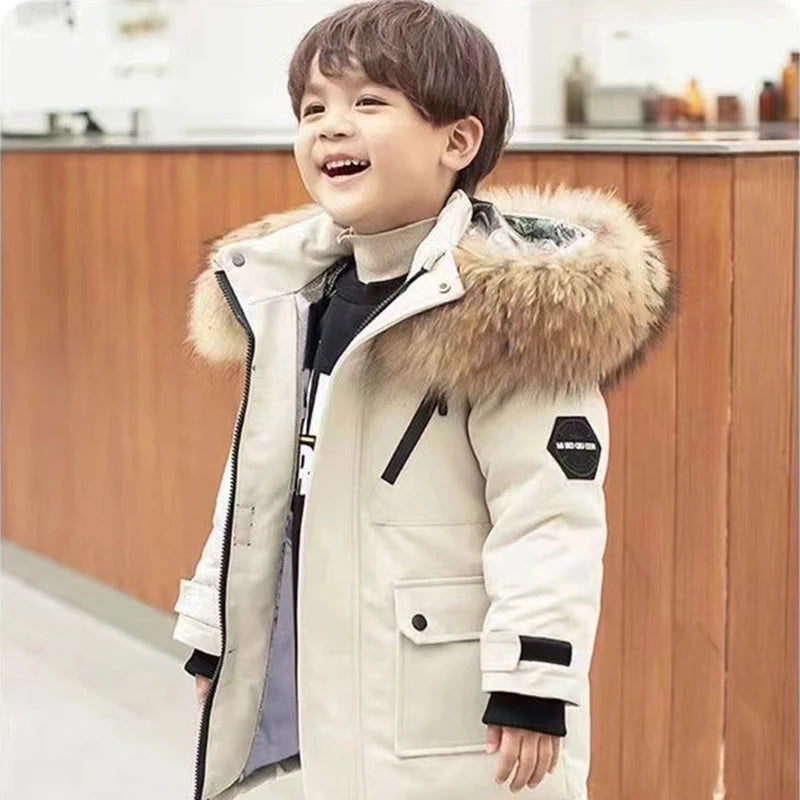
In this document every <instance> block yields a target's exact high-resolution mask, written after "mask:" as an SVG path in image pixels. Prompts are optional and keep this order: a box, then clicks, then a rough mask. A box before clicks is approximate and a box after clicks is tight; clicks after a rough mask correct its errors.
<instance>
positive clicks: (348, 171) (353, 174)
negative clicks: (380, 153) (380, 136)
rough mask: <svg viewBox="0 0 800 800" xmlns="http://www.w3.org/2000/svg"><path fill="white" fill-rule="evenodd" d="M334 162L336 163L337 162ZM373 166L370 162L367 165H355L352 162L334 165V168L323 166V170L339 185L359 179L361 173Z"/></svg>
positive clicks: (323, 172)
mask: <svg viewBox="0 0 800 800" xmlns="http://www.w3.org/2000/svg"><path fill="white" fill-rule="evenodd" d="M333 163H334V164H336V162H333ZM371 166H372V165H371V164H370V163H369V162H366V165H364V164H361V165H354V164H352V163H351V164H348V165H343V166H338V167H337V166H334V167H333V168H328V167H327V166H323V167H322V170H321V171H322V174H323V175H324V176H325V178H326V179H327V180H328V181H329V182H330V183H333V184H335V185H337V186H338V185H340V184H343V183H351V182H353V181H355V180H357V179H358V178H359V177H360V176H361V175H363V174H364V173H365V172H367V171H368V170H369V169H370V168H371Z"/></svg>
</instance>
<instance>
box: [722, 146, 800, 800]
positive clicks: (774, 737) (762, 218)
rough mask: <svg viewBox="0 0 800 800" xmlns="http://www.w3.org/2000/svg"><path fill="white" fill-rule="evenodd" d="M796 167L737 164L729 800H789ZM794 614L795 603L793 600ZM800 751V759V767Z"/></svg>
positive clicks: (758, 161) (783, 160)
mask: <svg viewBox="0 0 800 800" xmlns="http://www.w3.org/2000/svg"><path fill="white" fill-rule="evenodd" d="M796 181H797V173H796V159H793V158H792V157H791V156H776V157H773V158H770V159H764V158H756V157H744V158H739V159H736V161H735V192H734V197H733V204H734V213H733V216H734V219H735V221H736V222H735V229H734V232H733V233H734V235H733V259H734V263H733V274H734V276H735V277H734V282H733V319H734V326H733V351H732V365H731V366H732V376H731V377H732V393H731V425H730V497H729V508H730V518H729V530H730V545H729V548H728V555H729V566H728V641H727V665H728V680H727V684H726V700H725V706H726V711H727V716H726V725H725V743H726V747H725V755H726V769H725V774H726V781H725V782H726V785H727V786H728V787H729V788H730V793H729V795H728V797H729V798H730V800H739V799H740V798H741V800H749V798H753V797H765V798H766V797H781V796H782V791H783V789H782V776H783V765H782V756H783V752H784V751H783V742H782V735H783V725H784V722H786V723H789V724H792V725H796V720H795V719H792V716H793V715H787V716H786V717H785V718H784V700H785V697H784V689H785V682H786V677H787V671H788V670H789V669H792V670H793V672H794V673H795V675H796V672H797V656H796V652H795V655H794V657H793V658H789V659H787V657H786V640H787V631H788V629H787V608H788V600H789V597H790V594H791V592H789V591H788V588H787V576H788V575H789V574H790V573H789V571H788V564H789V557H790V554H791V553H792V550H793V546H792V543H791V539H792V537H793V536H796V533H793V534H792V535H791V536H790V497H791V494H792V492H793V491H795V490H796V485H794V484H791V483H790V481H791V476H792V468H791V435H792V426H791V419H792V408H791V403H792V396H793V391H792V385H793V364H794V356H795V354H794V353H793V347H792V345H793V340H794V336H793V326H792V321H793V301H794V293H793V290H794V275H793V267H794V257H795V244H796V241H795V237H794V234H793V226H794V224H795V220H796V219H797V208H796V194H795V193H796V186H797V183H796ZM795 608H796V603H795ZM796 755H797V754H796V752H795V758H796Z"/></svg>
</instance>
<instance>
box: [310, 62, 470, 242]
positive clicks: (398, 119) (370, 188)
mask: <svg viewBox="0 0 800 800" xmlns="http://www.w3.org/2000/svg"><path fill="white" fill-rule="evenodd" d="M317 62H318V56H317V57H315V58H314V61H313V63H312V65H311V70H310V72H309V80H308V82H307V84H306V90H305V93H304V94H303V97H302V98H301V102H300V121H299V123H298V130H297V138H296V140H295V144H294V156H295V160H296V162H297V166H298V169H299V171H300V176H301V178H302V181H303V184H304V185H305V187H306V190H307V191H308V193H309V194H310V195H311V196H312V197H313V198H314V200H315V201H316V202H317V203H319V204H320V205H321V206H322V207H323V208H324V209H325V211H327V212H328V214H330V216H331V217H332V218H333V220H334V221H335V222H336V223H338V224H339V225H343V226H348V225H352V226H353V228H354V229H355V230H356V232H357V233H377V232H379V231H384V230H389V229H390V228H396V227H398V226H401V225H406V224H409V223H410V222H416V221H418V220H420V219H426V218H429V217H433V216H437V215H438V214H439V212H440V211H441V208H442V206H443V205H444V203H445V201H446V200H447V198H448V197H449V195H450V191H451V186H452V185H453V182H454V179H455V177H456V172H457V170H454V169H453V164H454V161H453V158H452V156H448V155H446V152H447V141H448V137H449V134H450V130H451V128H452V126H442V127H440V128H436V127H434V126H433V125H431V124H429V123H428V122H426V121H425V120H424V119H423V117H422V116H421V115H420V114H419V112H418V111H417V110H416V109H415V108H414V107H413V106H412V105H411V104H410V103H409V101H408V100H407V98H406V96H405V95H404V94H403V93H402V92H401V91H399V90H397V89H393V88H388V87H386V86H382V85H380V84H376V83H373V82H372V81H370V80H369V78H367V76H366V75H365V74H364V73H363V71H361V69H358V70H356V71H350V72H347V73H345V75H344V76H343V77H342V78H341V79H336V78H332V79H329V78H326V77H325V76H324V75H323V74H322V73H321V72H320V71H319V68H318V63H317ZM337 153H345V154H347V155H349V156H352V157H354V158H358V159H363V160H366V161H369V167H367V169H365V170H364V171H362V172H360V173H358V174H355V175H348V176H343V177H331V176H329V175H328V174H326V172H325V171H324V170H323V168H322V167H323V164H324V162H325V161H326V160H329V159H330V158H331V156H333V155H335V154H337ZM443 156H444V158H443Z"/></svg>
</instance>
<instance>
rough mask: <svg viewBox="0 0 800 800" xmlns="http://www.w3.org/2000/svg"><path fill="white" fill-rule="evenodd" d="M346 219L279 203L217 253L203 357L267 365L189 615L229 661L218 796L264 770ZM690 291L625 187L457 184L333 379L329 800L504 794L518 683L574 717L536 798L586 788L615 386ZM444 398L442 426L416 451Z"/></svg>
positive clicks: (308, 747) (191, 627)
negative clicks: (493, 731)
mask: <svg viewBox="0 0 800 800" xmlns="http://www.w3.org/2000/svg"><path fill="white" fill-rule="evenodd" d="M341 230H342V228H341V227H340V226H338V225H336V224H335V223H334V222H333V220H332V219H331V218H330V217H329V216H328V215H327V214H326V213H325V212H324V210H323V209H321V208H320V207H319V206H316V205H307V206H304V207H302V208H299V209H295V210H293V211H290V212H286V213H281V214H272V215H269V216H267V217H265V218H263V219H261V220H259V221H257V222H255V223H252V224H250V225H246V226H244V227H242V228H239V229H236V230H234V231H232V232H231V233H229V234H228V235H226V236H224V237H222V238H221V239H220V240H218V241H217V242H216V243H215V245H214V247H213V250H212V254H211V257H210V259H209V265H208V268H207V269H206V270H205V271H204V272H203V273H202V274H201V275H200V276H199V277H198V279H197V281H196V283H195V284H194V289H193V295H192V302H191V309H190V334H189V341H190V342H191V343H192V345H193V347H194V349H195V351H196V352H197V353H198V354H199V355H200V356H202V357H204V358H207V359H208V360H210V361H211V362H213V363H222V362H225V361H228V362H231V361H236V362H241V364H242V369H243V370H245V375H246V377H245V390H244V395H243V397H242V401H241V406H240V409H239V414H238V416H237V419H236V421H235V424H234V426H233V436H232V443H231V448H230V452H229V455H228V459H227V462H226V464H225V467H224V470H223V475H222V480H221V483H220V488H219V494H218V497H217V501H216V509H215V512H214V519H213V527H212V529H211V532H210V534H209V536H208V540H207V542H206V545H205V547H204V549H203V552H202V555H201V558H200V560H199V563H198V564H197V568H196V571H195V574H194V576H193V577H192V579H191V580H183V581H181V585H180V593H179V597H178V601H177V603H176V605H175V610H176V611H177V612H178V619H177V624H176V626H175V631H174V637H175V638H176V639H177V640H179V641H181V642H184V643H185V644H186V645H188V646H190V647H196V648H199V649H202V650H205V651H206V652H209V653H213V654H220V653H223V654H224V655H223V658H222V659H221V662H220V666H219V668H218V670H217V674H216V676H215V678H214V680H213V683H212V686H211V690H210V692H209V695H208V698H207V701H206V704H205V708H204V711H203V714H202V718H201V723H200V726H199V730H198V757H197V766H196V784H197V785H196V790H195V791H196V794H195V797H196V800H200V799H201V798H203V799H205V798H213V797H215V796H217V795H218V794H220V793H221V792H223V790H225V789H227V788H229V787H231V786H232V785H234V784H235V783H236V782H237V781H239V780H240V779H241V778H242V776H243V769H244V765H245V763H246V762H247V759H248V755H249V753H250V748H251V745H252V742H253V738H254V734H255V730H256V726H257V724H258V715H259V708H260V704H261V702H262V700H263V697H262V695H263V692H264V685H265V670H266V667H267V654H268V652H269V643H270V636H271V623H272V620H273V612H274V610H275V597H276V589H277V586H276V584H277V579H278V566H279V565H278V562H279V554H280V544H281V538H282V535H283V531H284V524H285V521H286V517H287V512H288V509H289V503H290V499H291V494H292V488H293V476H294V470H295V465H296V457H297V443H298V435H297V431H298V430H299V422H300V415H301V413H302V397H303V391H304V382H305V380H306V379H307V375H306V374H305V373H306V371H305V370H303V369H302V366H301V365H302V354H303V348H304V342H305V340H304V337H305V323H306V321H307V319H308V314H307V310H308V304H309V302H311V301H313V300H314V299H316V298H317V297H319V294H320V292H321V291H322V280H323V278H324V277H325V271H326V269H327V268H328V267H329V266H331V265H332V264H333V262H335V261H336V260H337V259H339V258H340V257H342V256H343V255H346V254H347V253H348V252H349V250H348V247H350V245H349V242H348V241H347V240H345V241H344V242H343V243H341V244H339V243H337V241H336V235H337V233H338V232H340V231H341ZM675 298H676V287H675V282H674V279H673V278H672V276H671V275H670V273H669V272H668V271H667V269H666V268H665V265H664V263H663V259H662V255H661V250H660V247H659V242H658V241H657V239H656V238H655V237H654V236H653V234H652V233H651V232H649V231H648V230H647V229H646V227H645V226H644V224H643V223H642V222H641V221H640V219H639V218H638V216H637V214H636V213H632V210H631V208H629V207H628V206H626V205H625V204H623V203H622V202H621V201H619V200H618V199H616V198H615V197H614V196H613V195H612V194H610V193H604V192H602V191H599V190H591V189H583V190H577V189H566V188H564V187H558V188H557V189H556V190H550V189H549V187H548V189H546V190H544V191H542V190H539V189H537V188H536V187H533V186H517V187H510V188H494V189H487V190H485V191H483V192H478V193H476V196H475V197H474V198H470V197H468V196H467V195H466V194H465V193H464V192H463V191H460V190H458V191H455V192H454V193H453V194H452V195H451V196H450V198H449V200H448V202H447V204H446V205H445V206H444V208H443V209H442V211H441V212H440V214H439V216H438V219H437V222H436V225H435V227H434V228H433V230H432V231H431V232H430V233H429V235H428V236H427V237H426V238H425V240H424V241H423V242H422V243H421V245H420V246H419V248H418V249H417V251H416V254H415V257H414V260H413V263H412V265H411V270H410V272H409V275H408V277H407V279H406V283H405V285H404V290H403V291H402V292H401V293H400V294H398V295H397V297H396V298H395V299H393V300H392V301H391V302H390V303H388V305H385V306H384V307H383V308H382V309H381V310H380V311H379V313H378V314H377V315H376V316H375V317H374V318H373V319H372V321H370V322H369V324H367V326H366V327H365V328H364V329H363V330H362V331H361V332H360V333H359V334H358V335H357V336H356V337H355V339H353V340H352V341H351V342H350V344H349V345H348V347H347V349H346V350H345V351H344V352H343V354H342V355H341V357H340V359H339V360H338V362H337V363H336V365H335V368H334V370H333V372H332V374H331V378H330V391H329V395H328V400H327V407H326V410H325V414H324V416H323V422H322V423H321V427H320V429H319V436H318V440H317V444H316V453H315V463H314V472H313V485H312V487H311V489H310V492H309V494H308V495H307V497H306V502H305V513H304V517H303V525H302V531H301V536H300V553H299V564H300V567H299V586H298V617H299V619H298V630H297V637H298V663H297V676H298V713H299V739H300V751H301V761H302V766H301V770H302V782H303V791H304V796H305V800H467V799H468V800H499V798H505V799H506V800H507V798H508V797H510V796H511V793H510V791H509V788H508V784H506V785H503V786H500V785H497V784H496V783H495V782H494V781H493V772H494V768H495V763H496V758H497V755H496V754H487V753H486V752H485V742H486V726H485V725H484V724H483V723H482V722H481V715H482V713H483V710H484V708H485V706H486V702H487V699H488V694H487V693H488V692H490V691H496V690H500V691H508V692H517V693H521V694H530V695H535V696H540V697H556V698H561V699H563V700H565V701H566V702H567V706H566V728H567V735H566V737H564V739H563V740H562V753H561V758H560V759H559V763H558V767H557V769H556V770H555V772H554V773H553V774H552V775H549V776H547V777H546V778H545V779H544V780H543V781H542V782H541V783H540V784H539V785H538V786H537V787H536V788H535V789H523V790H522V791H521V792H519V793H518V796H521V797H528V798H530V799H531V800H586V797H587V790H586V782H587V776H588V771H589V763H590V752H589V745H590V707H589V700H590V697H589V680H588V678H589V667H590V662H591V656H592V651H593V647H594V641H595V632H596V628H597V623H598V616H599V610H600V596H601V583H602V574H603V565H602V558H603V553H604V547H605V542H606V511H605V498H604V493H603V483H604V479H605V475H606V469H607V465H608V457H609V443H610V442H609V430H608V419H607V412H606V405H605V402H604V398H603V395H602V394H601V389H605V388H607V387H608V386H610V385H611V384H612V383H614V382H616V381H617V380H619V379H620V378H621V377H622V376H623V375H625V374H627V372H629V371H630V370H631V369H632V368H633V366H634V365H635V364H636V363H637V362H638V361H639V360H640V359H641V357H642V355H643V354H644V353H645V351H646V350H647V349H648V348H649V347H650V346H652V344H653V343H654V342H655V341H656V340H657V339H658V338H659V335H660V333H661V332H662V331H663V329H664V325H665V322H666V321H667V319H668V317H669V316H670V313H671V311H672V309H673V307H674V305H675ZM428 389H435V390H436V391H437V392H440V393H443V395H444V397H445V398H446V400H445V402H446V412H445V413H441V412H442V410H443V409H442V407H441V406H439V407H438V408H439V412H438V413H433V414H432V416H431V417H430V420H429V421H428V422H427V423H426V425H425V427H424V429H423V430H422V431H421V432H420V430H419V429H417V430H416V433H415V434H414V436H413V437H412V439H413V441H412V443H411V444H412V445H413V447H412V449H411V450H410V453H406V454H405V455H404V456H402V457H400V458H399V461H398V456H397V454H396V451H397V449H398V443H399V442H400V441H401V440H402V439H403V436H404V432H405V431H407V429H408V428H409V423H410V421H411V419H412V417H413V416H414V414H415V411H416V410H417V409H418V408H419V406H420V402H421V400H422V399H423V397H424V396H425V393H426V390H428ZM393 455H394V465H393V469H392V470H387V466H388V465H389V463H390V462H391V461H392V459H393ZM398 467H399V471H398ZM389 472H393V473H394V474H392V475H388V473H389ZM261 774H262V775H263V779H264V780H265V781H267V780H272V779H273V778H274V775H275V767H274V766H264V767H263V769H262V770H261Z"/></svg>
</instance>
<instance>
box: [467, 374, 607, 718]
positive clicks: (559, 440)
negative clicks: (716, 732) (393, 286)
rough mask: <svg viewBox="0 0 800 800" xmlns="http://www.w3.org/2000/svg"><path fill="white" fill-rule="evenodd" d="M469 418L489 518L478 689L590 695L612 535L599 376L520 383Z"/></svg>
mask: <svg viewBox="0 0 800 800" xmlns="http://www.w3.org/2000/svg"><path fill="white" fill-rule="evenodd" d="M467 427H468V435H469V438H470V442H471V445H472V447H473V450H474V452H475V455H476V458H477V459H478V461H479V463H480V467H481V471H482V473H483V475H484V477H485V479H486V483H485V492H486V503H487V506H488V510H489V514H490V518H491V522H492V527H491V529H490V530H489V533H488V535H487V537H486V540H485V542H484V546H483V550H482V568H483V573H484V580H485V585H486V591H487V594H488V596H489V607H488V610H487V612H486V615H485V618H484V623H483V627H482V631H481V641H480V662H481V684H482V686H481V688H482V690H483V691H484V692H514V693H517V694H524V695H529V696H535V697H541V698H554V699H559V700H563V701H564V702H565V703H567V704H570V705H581V704H582V703H584V699H583V698H584V694H586V695H588V690H589V667H590V662H591V655H592V650H593V648H594V639H595V633H596V629H597V623H598V619H599V610H600V594H601V588H602V576H603V553H604V550H605V542H606V518H605V495H604V490H603V483H604V479H605V474H606V469H607V465H608V435H609V432H608V414H607V409H606V405H605V400H604V399H603V396H602V394H601V393H600V390H599V388H597V387H594V388H592V389H590V390H589V391H587V392H585V393H584V394H583V395H582V396H580V397H577V396H576V395H571V396H570V397H569V398H568V397H566V396H564V397H561V398H555V399H554V398H550V399H547V400H541V399H532V397H531V396H528V395H524V394H522V393H517V394H514V395H511V396H510V398H508V399H505V400H502V401H498V400H486V401H481V402H479V403H476V404H474V405H472V406H471V407H470V409H469V413H468V418H467Z"/></svg>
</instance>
